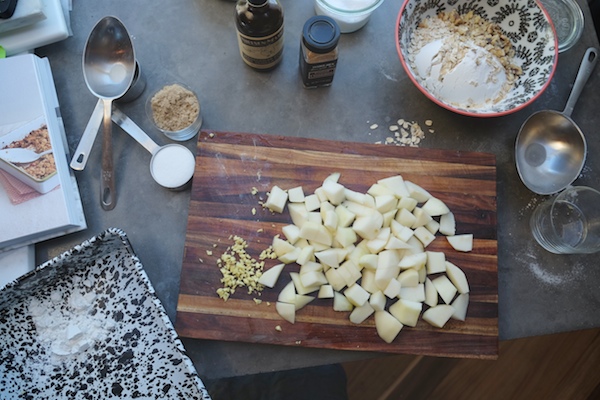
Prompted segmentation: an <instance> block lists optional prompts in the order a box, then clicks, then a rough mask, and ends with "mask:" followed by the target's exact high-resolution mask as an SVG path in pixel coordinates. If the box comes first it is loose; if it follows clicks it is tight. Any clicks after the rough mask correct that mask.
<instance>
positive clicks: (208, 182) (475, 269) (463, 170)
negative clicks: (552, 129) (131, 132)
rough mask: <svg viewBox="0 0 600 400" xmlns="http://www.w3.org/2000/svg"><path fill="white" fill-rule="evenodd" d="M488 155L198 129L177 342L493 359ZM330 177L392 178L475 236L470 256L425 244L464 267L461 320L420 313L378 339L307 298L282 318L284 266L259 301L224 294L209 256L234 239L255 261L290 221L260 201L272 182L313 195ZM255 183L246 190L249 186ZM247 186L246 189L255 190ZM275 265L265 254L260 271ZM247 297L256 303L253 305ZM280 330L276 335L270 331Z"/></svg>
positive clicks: (492, 189)
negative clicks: (466, 290)
mask: <svg viewBox="0 0 600 400" xmlns="http://www.w3.org/2000/svg"><path fill="white" fill-rule="evenodd" d="M495 163H496V162H495V157H494V155H492V154H487V153H476V152H461V151H448V150H433V149H424V148H410V147H400V146H394V145H379V144H364V143H352V142H335V141H327V140H319V139H307V138H295V137H283V136H275V135H258V134H248V133H231V132H215V131H210V132H209V131H202V132H201V133H200V135H199V138H198V153H197V158H196V170H195V174H194V179H193V184H192V193H191V200H190V208H189V217H188V226H187V231H186V241H185V252H184V257H183V265H182V271H181V284H180V293H179V299H178V305H177V319H176V323H175V327H176V330H177V332H178V333H179V335H180V336H182V337H190V338H198V339H214V340H225V341H240V342H250V343H269V344H279V345H289V346H306V347H317V348H330V349H344V350H359V351H378V352H389V353H405V354H422V355H433V356H443V357H461V358H481V359H494V358H497V356H498V275H497V238H496V164H495ZM332 172H340V173H341V178H340V181H339V182H340V183H341V184H343V185H344V186H345V187H347V188H349V189H352V190H356V191H360V192H366V191H367V190H368V188H369V187H370V186H371V185H372V184H373V183H375V182H376V181H377V180H378V179H381V178H385V177H389V176H393V175H398V174H400V175H402V176H403V177H404V179H406V180H410V181H412V182H414V183H416V184H418V185H420V186H422V187H423V188H425V189H426V190H428V191H429V192H430V193H431V194H432V195H434V196H436V197H438V198H440V199H441V200H443V201H444V202H445V203H446V204H447V205H448V207H449V208H450V209H451V210H452V212H453V213H454V214H455V217H456V221H457V222H456V223H457V233H473V234H474V238H475V239H474V248H473V251H472V252H469V253H459V252H457V251H455V250H453V249H452V248H451V247H450V245H449V244H448V242H447V241H446V240H445V238H443V237H438V238H437V239H436V240H435V241H434V242H433V243H431V244H430V245H429V247H428V248H427V249H428V250H432V251H443V252H445V254H446V258H447V259H448V260H449V261H451V262H453V263H454V264H456V265H458V266H459V267H461V268H462V269H463V271H465V274H466V275H467V278H468V280H469V284H470V289H471V292H470V303H469V309H468V313H467V319H466V321H465V322H461V321H454V320H451V321H449V322H448V323H447V324H446V326H445V327H444V328H443V329H439V328H434V327H432V326H430V325H429V324H427V323H426V322H424V321H422V320H420V321H419V323H418V325H417V326H416V327H414V328H411V327H404V328H403V329H402V331H401V332H400V334H399V335H398V337H396V339H395V340H394V341H393V342H392V343H391V344H387V343H385V342H384V341H383V340H381V339H380V338H379V337H378V335H377V332H376V329H375V324H374V321H373V317H370V318H369V319H367V320H366V321H365V322H364V323H363V324H361V325H355V324H352V323H351V322H350V321H349V320H348V315H349V313H347V312H335V311H333V308H332V300H331V299H317V300H315V301H313V302H312V303H310V304H309V305H308V306H306V307H304V308H303V309H301V310H299V311H298V313H297V314H296V323H295V324H290V323H288V322H286V321H285V320H283V319H282V318H281V317H280V316H279V315H278V314H277V312H276V311H275V302H276V300H277V296H278V294H279V292H280V291H281V289H282V288H283V286H285V284H286V283H287V282H289V280H290V278H289V272H291V271H298V270H299V267H298V266H297V265H296V264H289V265H287V266H286V267H285V270H284V272H283V273H282V275H281V277H280V279H279V281H278V283H277V285H276V286H275V287H274V288H273V289H269V288H265V289H264V291H263V292H262V293H261V295H260V296H257V295H256V294H254V295H249V294H248V293H247V291H246V290H244V289H243V288H242V289H238V291H236V293H235V294H234V295H232V297H231V298H230V299H229V300H227V301H223V300H222V299H220V298H219V297H218V296H217V294H216V290H217V289H218V288H220V287H222V284H221V282H220V280H221V277H222V276H221V272H220V271H219V268H218V266H217V259H218V258H219V257H220V256H221V255H222V254H223V252H225V251H226V250H227V248H228V246H230V245H232V244H233V240H232V239H231V236H232V235H238V236H240V237H243V238H244V239H245V240H246V241H247V243H248V248H247V249H246V250H247V252H248V253H249V254H250V255H251V256H252V257H254V258H256V259H258V257H259V254H260V253H261V252H262V251H263V250H264V249H266V248H267V247H268V246H269V245H270V244H271V242H272V239H273V237H274V236H275V235H277V234H281V228H282V227H283V226H285V225H287V224H289V223H291V219H290V217H289V214H288V213H287V210H285V211H284V212H283V213H281V214H278V213H273V212H270V211H269V210H267V209H265V208H263V207H262V206H261V204H260V202H261V201H265V200H266V198H267V193H268V192H269V190H270V189H271V188H272V187H273V186H274V185H277V186H279V187H281V188H283V189H290V188H293V187H295V186H302V187H303V189H304V191H305V193H307V194H308V193H313V192H314V190H315V189H317V188H318V187H319V186H320V185H321V183H322V182H323V180H324V179H325V178H326V177H327V176H328V175H330V174H331V173H332ZM253 189H255V190H253ZM253 192H256V193H253ZM275 264H277V260H268V261H267V264H266V266H265V270H266V269H268V268H270V267H272V266H273V265H275ZM254 298H259V299H260V300H262V302H261V303H260V304H257V303H256V302H255V301H254ZM277 326H280V327H281V331H278V330H276V327H277Z"/></svg>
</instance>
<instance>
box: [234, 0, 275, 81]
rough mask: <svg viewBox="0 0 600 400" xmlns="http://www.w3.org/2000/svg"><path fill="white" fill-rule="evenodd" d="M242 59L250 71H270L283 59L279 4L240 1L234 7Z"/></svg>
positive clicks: (255, 0)
mask: <svg viewBox="0 0 600 400" xmlns="http://www.w3.org/2000/svg"><path fill="white" fill-rule="evenodd" d="M235 15H236V27H237V37H238V44H239V48H240V55H241V56H242V59H243V60H244V62H245V63H246V64H248V65H249V66H250V67H252V68H254V69H256V70H261V71H267V70H270V69H273V68H275V67H276V66H277V65H278V64H279V62H280V61H281V58H282V57H283V9H282V8H281V4H279V1H278V0H239V1H238V2H237V4H236V6H235Z"/></svg>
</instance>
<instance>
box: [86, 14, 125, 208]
mask: <svg viewBox="0 0 600 400" xmlns="http://www.w3.org/2000/svg"><path fill="white" fill-rule="evenodd" d="M134 73H135V54H134V50H133V44H132V42H131V38H130V37H129V33H128V32H127V29H125V26H124V25H123V23H122V22H121V21H119V20H118V19H117V18H115V17H104V18H102V19H101V20H100V21H99V22H98V23H97V24H96V26H94V28H93V29H92V31H91V33H90V35H89V37H88V39H87V42H86V45H85V49H84V52H83V77H84V78H85V83H86V85H87V87H88V89H89V90H90V92H92V94H94V95H95V96H96V97H98V98H99V99H102V101H103V104H104V115H103V126H104V129H103V138H102V175H101V179H100V182H101V188H100V189H101V190H100V196H101V204H102V208H104V209H105V210H111V209H113V208H114V207H115V205H116V192H115V179H114V171H113V160H112V122H111V113H112V102H113V100H115V99H117V98H119V97H121V96H123V95H124V94H125V92H127V89H128V88H129V86H130V85H131V82H132V80H133V76H134Z"/></svg>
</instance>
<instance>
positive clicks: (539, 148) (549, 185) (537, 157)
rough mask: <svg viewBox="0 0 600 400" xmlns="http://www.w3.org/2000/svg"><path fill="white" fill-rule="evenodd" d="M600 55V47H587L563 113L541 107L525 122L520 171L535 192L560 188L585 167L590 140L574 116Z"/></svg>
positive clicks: (519, 140) (519, 144)
mask: <svg viewBox="0 0 600 400" xmlns="http://www.w3.org/2000/svg"><path fill="white" fill-rule="evenodd" d="M597 58H598V50H596V49H595V48H593V47H590V48H589V49H587V51H586V53H585V55H584V56H583V60H582V61H581V65H580V66H579V71H578V72H577V77H576V79H575V84H574V85H573V89H572V90H571V94H570V95H569V99H568V100H567V105H566V107H565V109H564V111H563V112H562V113H561V112H558V111H553V110H544V111H538V112H536V113H534V114H532V115H531V116H530V117H529V118H528V119H527V120H526V121H525V123H524V124H523V125H522V126H521V130H520V131H519V134H518V135H517V141H516V144H515V159H516V164H517V172H518V173H519V176H520V177H521V180H522V181H523V183H524V184H525V186H527V188H529V189H530V190H531V191H532V192H534V193H537V194H543V195H549V194H553V193H557V192H560V191H561V190H563V189H564V188H566V187H567V186H569V185H570V184H571V183H573V181H575V179H576V178H577V177H578V176H579V174H580V173H581V170H582V169H583V164H584V163H585V156H586V152H587V143H586V140H585V136H584V135H583V132H581V129H579V127H578V126H577V124H576V123H575V122H574V121H573V120H572V119H571V117H570V116H571V113H572V112H573V109H574V107H575V103H577V100H578V99H579V95H580V94H581V91H582V90H583V87H584V86H585V84H586V82H587V80H588V78H589V77H590V75H591V73H592V71H593V70H594V67H595V65H596V61H597Z"/></svg>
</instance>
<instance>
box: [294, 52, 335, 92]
mask: <svg viewBox="0 0 600 400" xmlns="http://www.w3.org/2000/svg"><path fill="white" fill-rule="evenodd" d="M336 66H337V59H336V60H331V61H326V62H321V63H315V64H309V63H307V62H304V63H302V62H301V63H300V71H301V73H302V81H303V83H304V86H307V87H314V86H325V85H329V84H331V82H333V76H334V74H335V68H336Z"/></svg>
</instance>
